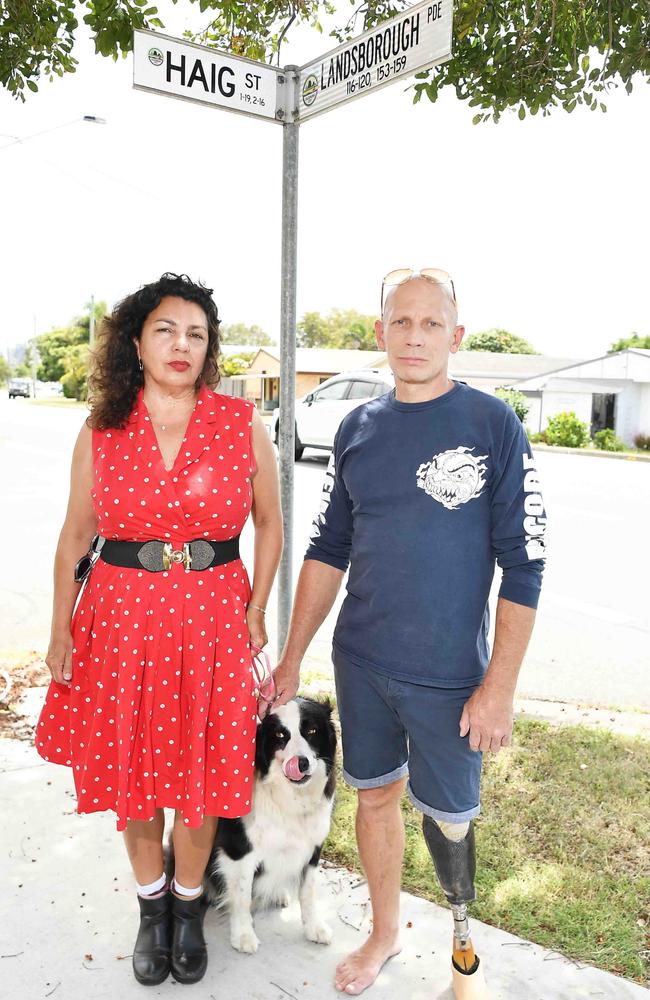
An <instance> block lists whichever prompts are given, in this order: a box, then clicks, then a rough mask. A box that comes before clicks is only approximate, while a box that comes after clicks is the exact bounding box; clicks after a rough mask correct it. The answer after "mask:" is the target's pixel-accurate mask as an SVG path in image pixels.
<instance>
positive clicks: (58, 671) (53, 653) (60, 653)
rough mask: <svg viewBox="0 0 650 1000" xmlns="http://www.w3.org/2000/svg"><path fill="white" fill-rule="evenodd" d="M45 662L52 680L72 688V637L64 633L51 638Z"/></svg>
mask: <svg viewBox="0 0 650 1000" xmlns="http://www.w3.org/2000/svg"><path fill="white" fill-rule="evenodd" d="M45 662H46V663H47V665H48V667H49V668H50V673H51V674H52V680H55V681H56V682H57V684H66V685H67V686H68V687H70V683H71V681H72V636H71V635H70V633H69V632H64V633H61V634H57V635H52V636H51V637H50V645H49V646H48V650H47V656H46V657H45Z"/></svg>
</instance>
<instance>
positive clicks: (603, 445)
mask: <svg viewBox="0 0 650 1000" xmlns="http://www.w3.org/2000/svg"><path fill="white" fill-rule="evenodd" d="M594 444H595V445H596V447H597V448H598V449H600V451H625V444H624V443H623V441H621V439H620V438H617V437H616V434H615V433H614V431H613V430H612V428H611V427H605V429H604V430H602V431H597V432H596V433H595V434H594Z"/></svg>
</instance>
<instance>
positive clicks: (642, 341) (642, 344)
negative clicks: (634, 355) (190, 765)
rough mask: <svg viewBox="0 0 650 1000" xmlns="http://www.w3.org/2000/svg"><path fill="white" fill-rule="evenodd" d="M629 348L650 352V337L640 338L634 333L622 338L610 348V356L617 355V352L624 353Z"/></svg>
mask: <svg viewBox="0 0 650 1000" xmlns="http://www.w3.org/2000/svg"><path fill="white" fill-rule="evenodd" d="M627 347H636V348H637V350H642V351H650V337H640V336H639V334H638V333H633V334H631V335H630V336H629V337H621V338H620V340H617V341H615V342H614V343H613V344H612V346H611V347H610V349H609V351H608V352H607V353H608V354H615V353H616V351H624V350H625V349H626V348H627Z"/></svg>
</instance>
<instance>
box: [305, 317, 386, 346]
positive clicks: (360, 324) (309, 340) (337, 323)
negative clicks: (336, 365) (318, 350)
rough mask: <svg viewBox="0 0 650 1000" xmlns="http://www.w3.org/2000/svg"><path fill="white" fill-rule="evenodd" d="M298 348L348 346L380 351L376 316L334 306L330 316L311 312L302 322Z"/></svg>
mask: <svg viewBox="0 0 650 1000" xmlns="http://www.w3.org/2000/svg"><path fill="white" fill-rule="evenodd" d="M296 344H297V345H298V347H328V348H339V349H341V348H345V349H348V350H355V351H377V350H378V347H377V340H376V338H375V317H374V316H364V315H363V314H362V313H358V312H357V311H356V310H355V309H332V310H331V311H330V312H329V313H328V314H327V316H321V314H320V313H319V312H308V313H305V315H304V316H303V317H302V319H301V320H300V322H299V323H298V327H297V332H296Z"/></svg>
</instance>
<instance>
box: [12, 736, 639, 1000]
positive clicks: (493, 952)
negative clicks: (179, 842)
mask: <svg viewBox="0 0 650 1000" xmlns="http://www.w3.org/2000/svg"><path fill="white" fill-rule="evenodd" d="M0 801H2V803H3V810H2V820H1V823H0V826H1V828H2V838H1V839H2V851H1V855H0V856H1V857H2V862H3V865H2V867H3V872H2V887H3V891H2V895H1V897H0V900H1V901H0V939H1V941H2V944H1V945H0V996H2V998H3V1000H41V998H42V1000H45V998H49V997H53V998H54V1000H77V998H84V1000H86V998H88V1000H100V998H101V1000H103V998H109V997H110V998H111V1000H113V998H115V997H119V998H120V1000H131V998H136V997H139V998H141V1000H142V998H143V997H152V998H154V997H163V998H166V997H173V996H179V995H180V994H183V996H186V995H187V997H188V998H189V997H192V998H194V1000H221V998H228V1000H287V998H289V1000H292V998H293V1000H334V998H335V997H340V996H341V994H340V993H337V991H336V990H335V989H334V987H333V985H332V977H333V972H334V967H335V965H336V963H337V962H338V961H339V959H340V958H341V957H342V956H343V955H345V954H346V953H347V952H348V951H350V950H351V949H353V948H356V947H358V946H359V945H360V944H361V943H362V942H363V940H364V939H365V937H366V935H367V933H368V928H369V906H368V902H367V892H366V888H365V884H364V883H363V881H362V880H360V879H359V878H358V877H357V876H356V875H351V874H350V873H348V872H347V871H344V870H342V869H338V868H333V867H325V868H324V870H323V872H322V881H323V885H322V887H321V888H322V891H321V896H322V903H323V911H324V914H325V916H326V919H327V920H328V922H329V923H330V925H331V927H332V928H333V930H334V940H333V943H332V944H331V945H330V946H329V947H323V946H322V945H316V944H311V943H309V942H307V941H305V940H304V938H303V936H302V929H301V923H300V914H299V910H298V905H297V903H292V904H291V905H290V906H289V907H288V908H287V909H285V910H278V911H273V912H269V913H263V914H260V915H258V916H257V918H256V930H257V933H258V936H259V938H260V940H261V945H260V949H259V951H258V953H257V954H256V955H254V956H248V955H240V954H238V953H237V952H235V951H233V949H232V948H231V947H230V944H229V943H228V934H227V926H226V923H225V922H224V919H223V918H219V917H217V916H216V915H215V914H214V913H212V912H211V913H208V916H207V918H206V932H207V934H206V936H207V939H208V946H209V951H210V965H209V968H208V972H207V975H206V978H205V979H204V980H203V981H202V982H201V983H199V984H197V985H196V986H193V987H183V986H179V985H178V984H176V983H175V982H174V981H173V980H172V979H171V978H170V979H168V980H167V982H165V983H164V984H163V985H162V986H160V987H157V988H146V987H142V986H139V985H138V984H137V983H136V982H135V980H134V979H133V976H132V973H131V967H130V966H131V959H130V956H131V950H132V947H133V941H134V939H135V934H136V930H137V905H136V900H135V893H134V888H133V879H132V876H131V874H130V869H129V865H128V862H127V858H126V853H125V850H124V847H123V844H122V838H121V836H120V835H119V834H117V833H116V831H115V817H114V815H113V814H112V813H102V814H95V815H92V816H77V815H76V814H75V811H74V810H75V800H74V794H73V790H72V781H71V776H70V773H69V771H68V769H67V768H63V767H58V766H57V765H54V764H46V763H45V762H43V761H41V759H40V758H39V757H38V756H37V754H36V752H35V751H34V749H33V748H32V746H31V745H30V744H29V743H25V742H20V741H18V740H2V741H0ZM402 927H403V940H404V950H403V952H402V953H401V955H399V956H397V957H396V958H395V959H393V960H392V961H391V962H390V963H389V964H388V965H387V966H386V967H385V969H384V970H383V971H382V974H381V976H380V977H379V979H378V981H377V983H376V985H375V987H374V988H373V989H372V990H371V991H369V993H368V994H366V995H367V996H368V1000H370V998H371V997H372V1000H388V998H389V997H390V1000H396V998H400V1000H401V998H405V1000H425V998H426V1000H453V996H452V992H451V988H450V975H449V968H448V964H449V945H450V938H451V933H450V931H451V917H450V914H449V912H448V911H446V910H444V909H443V908H441V907H439V906H435V905H434V904H433V903H429V902H427V901H425V900H422V899H418V898H417V897H415V896H410V895H407V894H406V893H405V894H404V895H403V899H402ZM473 927H474V940H475V942H476V945H477V950H478V951H479V953H480V954H481V956H482V960H483V962H484V966H485V971H486V977H487V981H488V984H489V986H490V996H491V1000H506V998H508V1000H576V998H582V997H590V998H600V1000H603V998H607V1000H649V997H650V991H648V990H646V989H645V988H644V987H642V986H638V985H636V984H634V983H630V982H627V981H626V980H623V979H619V978H617V977H616V976H612V975H610V974H608V973H605V972H600V971H598V970H597V969H593V968H591V967H589V966H583V965H579V964H578V963H574V962H570V961H568V960H567V959H565V958H563V957H562V956H561V955H559V954H557V953H555V952H549V951H547V950H545V949H544V948H540V947H538V946H537V945H533V944H530V943H529V942H527V941H522V940H521V939H519V938H516V937H514V936H513V935H512V934H506V933H505V932H503V931H500V930H496V929H495V928H493V927H489V926H487V925H485V924H480V923H479V922H478V921H473ZM186 991H187V992H186Z"/></svg>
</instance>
